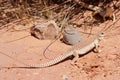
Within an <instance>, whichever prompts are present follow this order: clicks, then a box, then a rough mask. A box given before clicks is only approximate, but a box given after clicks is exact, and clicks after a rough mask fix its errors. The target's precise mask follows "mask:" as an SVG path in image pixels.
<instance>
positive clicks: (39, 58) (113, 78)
mask: <svg viewBox="0 0 120 80" xmlns="http://www.w3.org/2000/svg"><path fill="white" fill-rule="evenodd" d="M105 23H109V24H108V25H110V24H111V23H113V22H112V21H106V22H105ZM105 23H102V24H101V25H100V26H99V27H94V28H93V31H98V30H101V29H103V28H104V26H105ZM118 25H120V21H118V22H117V23H116V24H115V25H114V26H112V28H109V29H108V30H107V31H105V39H104V40H103V41H102V42H101V44H100V45H101V47H100V48H101V50H102V52H100V53H94V52H90V53H88V54H86V55H84V56H82V57H80V58H79V59H78V61H77V62H76V65H71V64H70V62H71V59H68V60H65V61H63V62H60V63H59V64H56V65H54V66H51V67H47V68H37V69H36V68H2V67H7V66H14V67H18V66H25V65H24V64H22V63H20V62H18V61H16V60H13V59H11V58H9V57H8V56H6V55H4V54H7V55H10V56H12V57H13V58H14V59H19V60H21V61H22V62H25V63H34V64H35V63H43V62H46V61H49V60H50V59H53V58H54V57H57V56H58V55H60V54H63V53H64V52H65V51H66V50H67V49H69V48H70V47H71V46H68V45H66V44H64V43H62V42H61V41H59V40H58V41H56V42H55V43H54V44H52V45H51V46H50V47H49V49H48V50H47V51H46V53H45V55H46V56H47V58H49V59H46V58H45V57H44V56H43V51H44V49H45V48H46V46H47V45H48V44H49V43H50V42H51V41H50V40H38V39H36V38H34V37H33V36H28V37H25V36H27V35H30V33H29V31H13V32H12V31H11V30H9V31H5V30H6V29H5V28H4V29H2V30H0V80H119V79H120V27H118V28H117V27H116V26H118ZM16 27H18V26H16ZM23 27H25V26H23ZM77 29H78V30H79V31H80V29H79V28H77ZM22 37H25V38H22ZM20 38H22V39H20ZM1 52H2V53H1ZM3 53H4V54H3Z"/></svg>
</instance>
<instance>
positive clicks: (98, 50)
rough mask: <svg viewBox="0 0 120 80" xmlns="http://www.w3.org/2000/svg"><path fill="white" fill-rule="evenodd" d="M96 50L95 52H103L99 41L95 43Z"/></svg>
mask: <svg viewBox="0 0 120 80" xmlns="http://www.w3.org/2000/svg"><path fill="white" fill-rule="evenodd" d="M94 52H95V53H100V52H101V50H100V49H99V44H98V43H95V49H94Z"/></svg>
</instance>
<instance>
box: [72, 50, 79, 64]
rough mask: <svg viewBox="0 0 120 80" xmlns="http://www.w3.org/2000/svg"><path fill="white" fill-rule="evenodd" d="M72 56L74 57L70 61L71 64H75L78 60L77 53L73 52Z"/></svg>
mask: <svg viewBox="0 0 120 80" xmlns="http://www.w3.org/2000/svg"><path fill="white" fill-rule="evenodd" d="M73 56H74V58H73V60H72V62H71V64H72V65H73V64H75V62H76V61H77V60H78V58H79V54H78V53H77V52H73Z"/></svg>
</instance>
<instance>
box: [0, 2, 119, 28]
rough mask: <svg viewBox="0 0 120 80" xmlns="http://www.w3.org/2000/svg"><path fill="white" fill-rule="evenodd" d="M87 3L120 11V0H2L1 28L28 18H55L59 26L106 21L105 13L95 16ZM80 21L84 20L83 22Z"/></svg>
mask: <svg viewBox="0 0 120 80" xmlns="http://www.w3.org/2000/svg"><path fill="white" fill-rule="evenodd" d="M86 5H93V6H97V7H100V8H102V9H106V6H110V7H112V8H114V14H116V13H117V12H118V11H119V7H120V6H119V5H120V2H119V0H57V1H56V0H0V28H3V27H6V26H8V24H10V23H12V22H14V23H16V22H17V21H21V20H23V19H26V18H27V19H28V18H30V19H32V21H33V22H34V19H35V18H43V19H46V20H55V21H56V23H57V24H58V25H59V27H62V26H68V25H74V26H78V27H81V26H93V25H96V24H97V25H99V24H98V23H101V22H104V21H103V19H102V17H103V18H104V16H103V15H102V16H99V15H97V17H96V15H95V16H94V15H93V14H94V12H95V11H93V10H90V9H89V8H88V7H86ZM86 13H87V14H86ZM110 14H112V12H111V13H110ZM116 16H118V15H116ZM105 17H110V16H105ZM101 20H102V21H101ZM107 20H109V18H107ZM79 21H82V24H81V23H79Z"/></svg>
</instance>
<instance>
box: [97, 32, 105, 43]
mask: <svg viewBox="0 0 120 80" xmlns="http://www.w3.org/2000/svg"><path fill="white" fill-rule="evenodd" d="M104 36H105V35H104V33H103V32H101V33H99V34H98V39H99V40H100V41H101V40H103V39H104Z"/></svg>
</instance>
